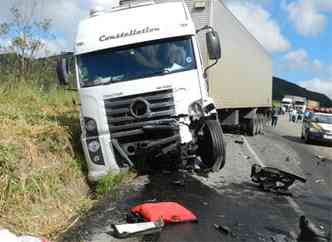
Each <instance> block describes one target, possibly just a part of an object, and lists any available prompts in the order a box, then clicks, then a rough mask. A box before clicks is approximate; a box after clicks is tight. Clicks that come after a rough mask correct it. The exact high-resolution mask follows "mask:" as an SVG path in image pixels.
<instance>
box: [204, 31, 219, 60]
mask: <svg viewBox="0 0 332 242" xmlns="http://www.w3.org/2000/svg"><path fill="white" fill-rule="evenodd" d="M206 45H207V50H208V54H209V59H210V60H219V59H220V58H221V47H220V40H219V36H218V33H217V31H215V30H213V29H211V30H210V31H208V32H207V33H206Z"/></svg>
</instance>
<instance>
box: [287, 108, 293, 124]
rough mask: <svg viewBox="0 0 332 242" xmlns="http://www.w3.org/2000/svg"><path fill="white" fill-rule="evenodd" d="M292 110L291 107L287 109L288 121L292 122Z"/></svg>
mask: <svg viewBox="0 0 332 242" xmlns="http://www.w3.org/2000/svg"><path fill="white" fill-rule="evenodd" d="M292 112H293V109H292V108H290V109H289V110H288V121H289V122H292Z"/></svg>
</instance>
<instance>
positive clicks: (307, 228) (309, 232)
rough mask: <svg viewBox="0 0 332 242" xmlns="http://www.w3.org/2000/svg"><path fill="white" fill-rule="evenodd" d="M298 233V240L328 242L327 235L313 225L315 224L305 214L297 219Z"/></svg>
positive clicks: (301, 241)
mask: <svg viewBox="0 0 332 242" xmlns="http://www.w3.org/2000/svg"><path fill="white" fill-rule="evenodd" d="M299 227H300V231H301V232H300V234H299V236H298V238H297V240H298V241H299V242H309V241H310V242H328V241H330V240H329V239H330V238H328V236H327V235H326V234H325V233H324V231H321V230H319V229H318V228H317V226H315V224H314V223H313V222H312V221H310V220H309V219H308V218H306V217H305V216H301V217H300V221H299Z"/></svg>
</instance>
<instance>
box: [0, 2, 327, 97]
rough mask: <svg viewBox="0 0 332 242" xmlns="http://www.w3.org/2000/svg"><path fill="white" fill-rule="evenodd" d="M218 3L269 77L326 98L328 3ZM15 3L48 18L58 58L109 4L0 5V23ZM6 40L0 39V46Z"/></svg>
mask: <svg viewBox="0 0 332 242" xmlns="http://www.w3.org/2000/svg"><path fill="white" fill-rule="evenodd" d="M212 1H216V0H212ZM224 1H225V4H226V6H227V7H228V8H229V9H230V10H231V11H232V13H233V14H234V15H235V16H236V17H237V18H238V19H239V20H240V21H241V22H242V24H243V25H244V26H245V27H246V28H247V29H248V30H249V32H250V33H251V34H253V35H254V37H255V38H256V39H257V40H258V41H259V42H260V43H261V44H262V45H263V46H264V47H265V49H266V50H267V51H268V52H269V53H270V55H271V57H272V61H273V75H274V76H277V77H280V78H283V79H286V80H288V81H291V82H293V83H296V84H298V85H301V86H303V87H305V88H308V89H310V90H313V91H319V92H322V93H324V94H326V95H328V96H329V97H330V98H331V99H332V0H224ZM15 3H16V4H18V6H24V5H25V4H31V3H35V4H36V5H38V15H40V17H41V18H43V17H46V18H51V19H52V23H53V26H52V31H53V32H54V33H55V35H56V39H46V40H45V42H46V43H47V45H48V48H49V50H50V51H51V52H53V53H58V52H60V51H61V50H64V49H65V50H71V49H72V46H73V43H74V42H73V41H74V39H75V33H76V29H77V24H78V22H79V20H80V19H82V18H85V17H87V16H88V13H89V10H90V9H91V8H92V7H93V6H96V5H100V6H104V7H105V8H106V9H109V8H111V7H112V5H113V0H1V8H0V23H1V22H4V21H8V20H9V19H10V14H9V8H10V6H11V5H12V4H15ZM6 41H8V40H5V39H3V38H2V39H1V38H0V44H1V43H4V42H6Z"/></svg>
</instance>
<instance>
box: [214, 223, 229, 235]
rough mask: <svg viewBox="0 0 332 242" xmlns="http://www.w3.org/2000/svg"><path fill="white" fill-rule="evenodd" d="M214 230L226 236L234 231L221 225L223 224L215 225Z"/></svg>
mask: <svg viewBox="0 0 332 242" xmlns="http://www.w3.org/2000/svg"><path fill="white" fill-rule="evenodd" d="M213 226H214V228H215V229H216V230H218V231H220V232H222V233H224V234H226V235H228V234H230V233H231V232H232V231H231V229H230V228H229V227H227V226H225V225H221V224H214V225H213Z"/></svg>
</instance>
